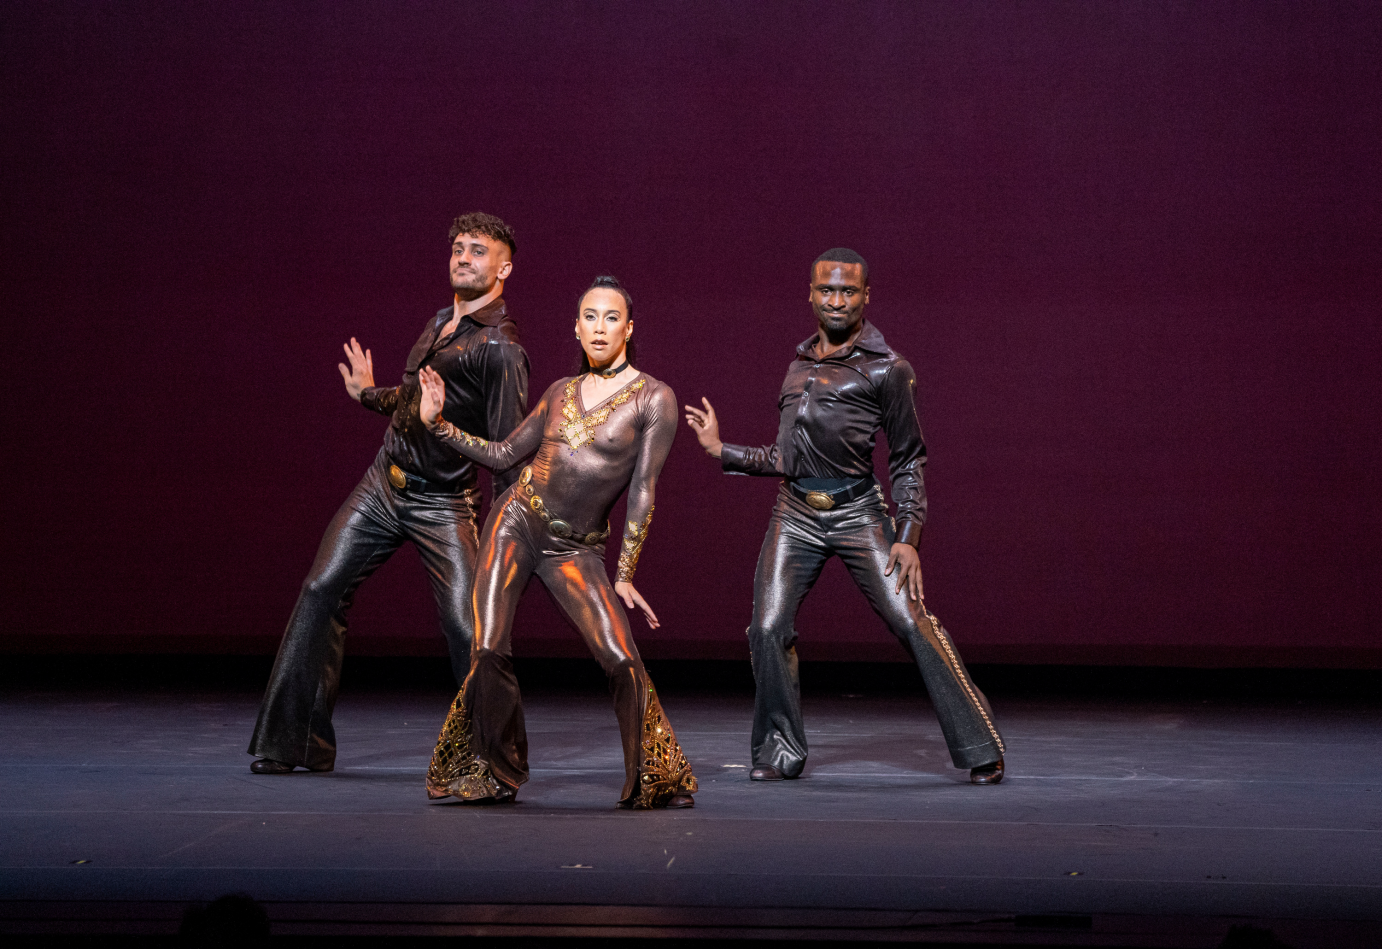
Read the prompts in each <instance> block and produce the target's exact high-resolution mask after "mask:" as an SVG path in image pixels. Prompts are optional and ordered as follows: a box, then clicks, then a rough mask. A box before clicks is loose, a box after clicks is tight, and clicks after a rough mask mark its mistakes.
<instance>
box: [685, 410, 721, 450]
mask: <svg viewBox="0 0 1382 949" xmlns="http://www.w3.org/2000/svg"><path fill="white" fill-rule="evenodd" d="M701 405H704V406H705V409H704V410H701V409H693V408H692V407H691V406H689V405H686V406H682V408H684V409H686V424H687V425H690V426H691V431H693V432H695V433H696V441H698V442H700V443H701V447H702V448H704V449H705V451H706V454H708V455H709V456H710V457H711V458H719V457H720V449H721V448H724V447H725V443H724V442H722V441H720V420H719V419H717V418H716V417H715V408H714V407H713V406H712V405H711V404H710V400H709V399H707V398H705V397H702V398H701Z"/></svg>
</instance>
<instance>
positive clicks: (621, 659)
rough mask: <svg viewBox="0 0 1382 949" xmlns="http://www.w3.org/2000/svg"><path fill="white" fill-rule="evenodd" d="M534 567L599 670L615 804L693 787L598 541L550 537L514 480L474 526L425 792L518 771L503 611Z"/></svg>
mask: <svg viewBox="0 0 1382 949" xmlns="http://www.w3.org/2000/svg"><path fill="white" fill-rule="evenodd" d="M534 574H536V575H537V577H538V579H540V580H541V581H542V583H543V584H544V585H545V586H546V587H547V589H548V591H549V592H550V593H551V594H552V597H553V599H555V600H556V602H557V604H558V605H559V606H560V607H561V608H562V610H563V611H565V613H566V615H567V616H568V617H569V618H570V619H571V621H572V623H574V624H575V626H576V628H577V629H578V630H579V631H580V634H581V636H582V638H583V639H584V640H585V643H586V645H587V646H588V647H589V649H590V652H591V655H593V656H594V657H595V660H596V661H597V662H598V663H599V664H600V668H602V669H603V670H604V672H605V675H606V676H607V677H608V679H609V691H610V695H611V697H612V698H613V700H614V714H615V717H616V718H617V719H618V722H619V734H620V737H621V739H622V741H623V749H624V788H623V791H622V792H621V794H620V798H619V805H620V806H622V807H633V808H646V807H658V806H661V805H664V804H666V802H667V801H668V799H670V798H671V797H672V796H674V795H677V794H689V793H691V792H693V791H695V790H696V779H695V776H694V775H692V773H691V767H690V765H689V764H688V763H687V761H686V757H685V755H684V754H683V753H682V750H681V746H680V745H678V744H677V740H676V736H675V735H674V734H673V733H672V727H671V724H670V723H669V722H668V721H667V717H666V715H665V714H664V713H663V711H662V705H661V703H660V702H659V701H658V698H657V692H656V691H655V690H654V688H653V684H652V681H651V680H650V679H649V678H648V673H647V671H646V670H645V669H644V668H643V661H642V660H641V659H640V658H639V656H638V648H637V647H636V646H635V645H634V642H633V634H632V631H631V629H630V628H629V620H628V616H627V615H626V614H625V613H624V607H623V604H622V603H620V601H619V598H618V597H617V595H616V594H615V592H614V587H613V585H612V584H611V583H610V580H609V575H608V574H607V573H606V571H605V563H604V558H603V556H602V552H601V550H600V549H597V548H595V547H592V546H590V545H588V544H585V543H583V542H581V541H578V540H575V539H574V538H559V537H556V536H554V535H553V534H552V533H550V532H549V531H548V529H547V525H546V524H545V523H544V522H543V521H542V520H541V519H540V518H539V517H538V516H537V514H535V513H534V512H533V511H532V510H531V509H530V508H529V506H528V505H527V504H526V503H524V500H523V498H522V496H520V495H519V494H518V493H517V491H516V490H510V491H509V492H508V493H507V494H505V495H504V496H503V498H502V499H501V500H500V501H498V502H496V503H495V505H494V509H493V511H492V512H491V513H490V517H489V520H488V521H487V522H486V524H485V531H484V536H483V538H482V540H481V544H480V560H479V564H478V566H477V569H476V579H475V645H474V648H473V649H472V651H471V661H470V674H469V675H467V676H466V679H465V684H464V685H463V686H462V687H461V690H460V692H459V693H458V694H457V696H456V699H455V701H454V702H453V703H452V705H451V711H450V714H448V715H447V718H446V722H445V724H444V725H443V726H442V730H441V735H440V736H439V737H438V739H437V747H436V750H435V751H434V752H433V755H432V763H431V766H430V767H429V768H428V771H427V791H428V795H429V796H430V797H432V798H434V799H438V798H444V797H455V798H460V799H463V800H477V799H485V798H493V799H497V800H506V799H509V798H512V797H513V796H514V795H515V794H516V793H517V791H518V788H519V786H520V785H521V784H523V783H524V782H526V781H527V780H528V738H527V733H526V731H525V729H524V723H523V702H522V698H521V696H520V694H519V688H518V680H517V679H516V678H515V677H514V672H513V663H512V661H511V659H512V631H513V617H514V610H515V609H516V608H517V606H518V600H519V597H520V596H521V595H522V593H523V589H524V587H525V586H526V585H527V582H528V580H529V578H531V577H532V576H533V575H534Z"/></svg>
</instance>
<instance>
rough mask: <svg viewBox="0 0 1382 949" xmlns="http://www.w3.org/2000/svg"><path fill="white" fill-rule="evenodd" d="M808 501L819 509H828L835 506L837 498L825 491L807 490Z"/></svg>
mask: <svg viewBox="0 0 1382 949" xmlns="http://www.w3.org/2000/svg"><path fill="white" fill-rule="evenodd" d="M806 503H807V504H809V505H811V506H812V507H814V508H815V509H816V510H818V511H828V510H830V509H831V508H832V507H834V506H835V499H834V498H832V497H831V496H830V495H828V494H826V493H825V492H824V491H807V492H806Z"/></svg>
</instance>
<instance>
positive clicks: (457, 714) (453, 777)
mask: <svg viewBox="0 0 1382 949" xmlns="http://www.w3.org/2000/svg"><path fill="white" fill-rule="evenodd" d="M464 695H465V693H464V691H462V692H458V693H456V700H455V701H454V702H452V703H451V711H450V713H449V714H448V715H447V716H446V722H445V723H444V724H443V725H442V727H441V734H440V735H438V736H437V747H436V750H434V751H433V752H432V763H431V764H430V765H428V767H427V790H428V791H431V792H433V794H434V796H443V795H447V794H449V795H451V796H452V797H459V798H462V799H464V800H475V799H476V798H486V797H508V796H511V795H509V794H508V793H507V789H506V788H501V787H500V786H499V782H498V781H497V780H495V778H494V775H493V774H491V773H490V770H489V765H487V764H485V763H484V762H483V761H480V760H478V759H477V758H476V757H475V750H474V749H473V748H472V747H471V729H470V710H469V709H467V708H466V707H465V702H464V701H462V699H463V697H464Z"/></svg>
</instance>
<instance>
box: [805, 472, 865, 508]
mask: <svg viewBox="0 0 1382 949" xmlns="http://www.w3.org/2000/svg"><path fill="white" fill-rule="evenodd" d="M783 483H784V484H786V485H787V490H788V491H791V492H792V494H794V495H796V496H797V497H798V498H800V499H801V500H802V501H805V502H806V503H807V504H809V505H810V506H811V507H813V508H815V509H816V510H818V511H828V510H830V509H831V508H835V507H839V506H840V505H841V504H848V503H849V502H850V501H857V500H859V499H860V498H862V497H863V496H864V495H866V494H868V493H869V492H870V491H878V493H879V495H880V496H881V495H882V493H883V492H882V489H881V488H879V487H878V482H877V481H875V480H874V479H873V478H872V476H870V477H867V478H860V479H859V480H857V481H855V482H853V483H852V484H850V483H846V484H844V485H843V486H842V487H839V488H829V489H825V490H822V489H821V488H814V489H813V488H806V487H803V486H802V485H800V484H797V483H796V482H795V481H785V482H783Z"/></svg>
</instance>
